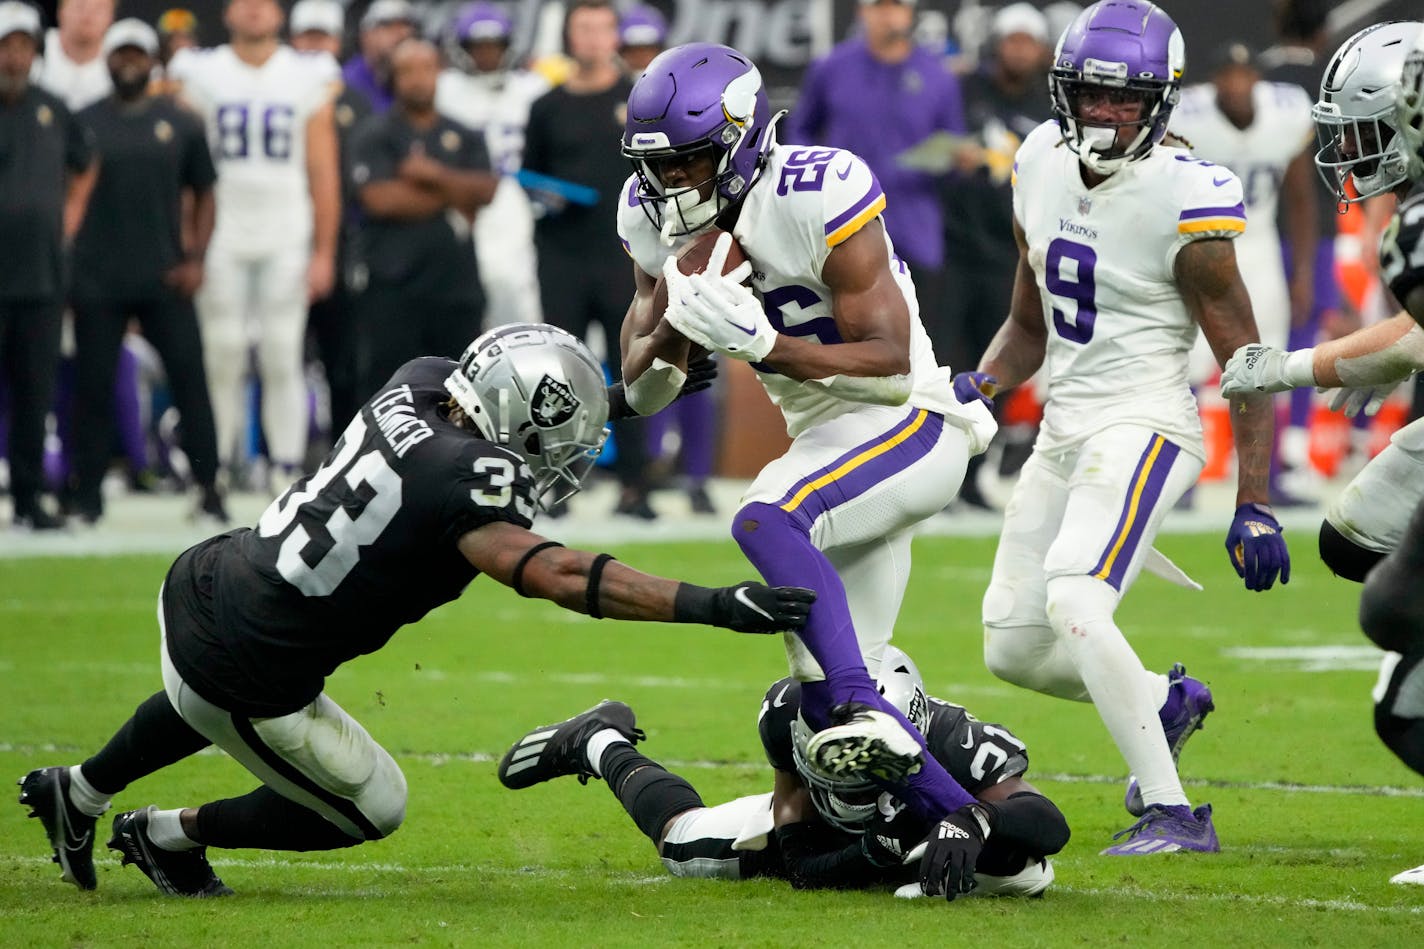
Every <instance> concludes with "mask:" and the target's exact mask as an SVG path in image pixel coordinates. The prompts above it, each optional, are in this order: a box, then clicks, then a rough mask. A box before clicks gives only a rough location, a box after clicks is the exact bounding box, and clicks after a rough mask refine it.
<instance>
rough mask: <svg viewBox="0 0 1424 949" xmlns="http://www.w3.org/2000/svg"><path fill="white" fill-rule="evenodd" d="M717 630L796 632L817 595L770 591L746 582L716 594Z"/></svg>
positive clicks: (780, 589)
mask: <svg viewBox="0 0 1424 949" xmlns="http://www.w3.org/2000/svg"><path fill="white" fill-rule="evenodd" d="M716 599H717V601H718V602H717V605H718V607H719V609H718V613H719V614H720V619H719V621H718V622H717V625H718V626H725V627H727V628H728V629H734V630H736V631H737V632H739V633H782V632H791V633H795V632H799V631H800V630H801V627H803V626H805V625H806V617H808V616H810V615H811V604H812V603H814V602H816V591H815V590H810V589H807V588H806V587H769V586H767V585H766V584H764V583H757V582H755V581H753V580H748V581H747V582H745V583H739V584H737V585H736V586H730V587H722V588H721V589H720V590H718V591H717V593H716Z"/></svg>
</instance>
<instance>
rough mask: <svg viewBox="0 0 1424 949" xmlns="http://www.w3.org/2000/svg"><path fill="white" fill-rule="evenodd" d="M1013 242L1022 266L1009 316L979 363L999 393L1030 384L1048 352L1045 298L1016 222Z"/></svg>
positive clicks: (1023, 237)
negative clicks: (1041, 292) (1041, 293)
mask: <svg viewBox="0 0 1424 949" xmlns="http://www.w3.org/2000/svg"><path fill="white" fill-rule="evenodd" d="M1014 240H1015V241H1016V242H1017V243H1018V245H1019V266H1018V271H1017V273H1015V274H1014V292H1013V296H1012V297H1010V300H1009V316H1008V319H1006V320H1004V325H1003V326H1001V327H999V331H998V332H997V333H995V334H994V338H993V339H992V340H990V342H989V348H988V349H986V350H985V351H984V357H983V358H982V359H980V360H979V372H982V373H985V374H987V375H990V376H993V377H994V379H995V380H996V381H997V382H998V391H1000V392H1002V391H1004V390H1005V389H1012V388H1014V387H1015V386H1018V385H1022V384H1023V383H1024V382H1026V381H1028V379H1029V378H1031V377H1032V376H1033V374H1034V373H1035V372H1038V367H1039V366H1041V365H1043V357H1044V353H1045V352H1047V349H1048V324H1047V323H1045V322H1044V319H1043V298H1042V297H1041V296H1039V294H1038V278H1037V277H1035V276H1034V272H1033V267H1032V266H1030V265H1029V262H1028V238H1027V236H1025V234H1024V230H1023V228H1022V227H1021V226H1020V225H1019V222H1018V221H1017V220H1016V221H1014Z"/></svg>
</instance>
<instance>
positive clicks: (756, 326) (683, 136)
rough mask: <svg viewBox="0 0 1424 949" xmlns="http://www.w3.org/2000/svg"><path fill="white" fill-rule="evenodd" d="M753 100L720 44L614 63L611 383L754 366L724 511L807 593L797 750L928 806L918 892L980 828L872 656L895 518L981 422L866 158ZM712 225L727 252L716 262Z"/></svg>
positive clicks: (647, 394)
mask: <svg viewBox="0 0 1424 949" xmlns="http://www.w3.org/2000/svg"><path fill="white" fill-rule="evenodd" d="M775 121H776V120H775V119H773V118H772V115H771V109H770V106H769V105H768V103H767V97H766V90H765V88H764V86H763V84H762V80H761V74H760V72H759V71H758V70H757V69H756V67H755V66H754V65H753V64H752V63H751V62H750V61H749V60H748V59H747V58H746V57H744V56H742V55H741V54H740V53H738V52H737V51H736V50H733V49H731V48H729V47H725V46H718V45H715V44H710V43H689V44H686V45H684V46H677V47H673V48H672V49H669V50H667V51H665V52H664V53H662V54H661V55H659V56H658V57H657V58H656V59H654V60H653V61H652V63H650V64H649V65H648V68H647V70H646V71H645V72H644V73H643V75H642V76H641V77H640V78H639V79H638V81H637V82H636V83H635V84H634V86H633V89H632V92H631V93H630V94H629V97H628V115H627V124H626V130H625V132H624V137H623V153H624V154H625V155H626V156H628V157H629V158H630V159H631V160H632V162H633V166H634V170H635V173H634V175H633V176H632V177H630V178H629V180H628V182H627V183H626V185H625V186H624V189H623V197H622V200H620V202H619V207H618V233H619V236H620V237H621V238H622V240H623V243H624V246H625V247H626V249H627V251H628V254H629V256H630V257H631V258H632V259H633V265H634V269H633V274H634V279H635V283H636V287H637V290H636V294H635V297H634V299H633V301H632V305H631V306H630V308H629V311H628V316H627V318H626V320H625V322H624V325H623V334H622V336H623V340H622V342H623V373H624V380H625V383H626V385H627V398H628V402H629V404H630V405H631V406H632V408H634V409H635V410H636V411H638V412H640V413H642V414H650V413H652V412H654V411H657V410H658V409H661V408H662V407H664V406H665V405H667V404H668V403H669V402H670V401H671V400H672V399H673V398H674V397H675V396H676V394H677V393H678V392H679V391H680V390H681V387H682V384H683V379H684V374H685V372H686V367H687V359H688V357H689V354H690V352H691V349H692V347H693V346H694V345H695V346H696V347H698V348H699V350H701V349H705V350H708V351H712V352H717V353H721V354H722V355H723V356H725V357H727V358H732V359H739V360H743V361H746V362H749V363H751V365H752V367H753V368H754V369H755V370H756V371H757V374H758V378H759V379H760V380H761V382H762V385H763V386H764V387H765V388H766V390H767V394H768V395H769V396H770V397H771V399H772V401H773V402H774V403H776V404H777V405H778V406H779V407H780V409H781V411H782V414H783V416H784V417H785V419H786V426H787V431H788V433H789V434H790V435H791V437H792V439H793V441H792V444H791V447H790V448H789V449H788V450H787V452H786V454H784V455H782V456H781V457H780V458H778V459H776V460H774V461H772V462H771V463H770V464H768V465H767V466H766V467H765V468H763V469H762V471H761V473H760V474H758V475H757V477H756V479H755V480H754V481H753V483H752V485H751V486H750V487H749V488H748V490H747V492H746V494H745V495H744V496H743V498H742V506H741V508H740V510H739V511H738V512H737V514H736V515H735V518H734V520H733V531H732V532H733V536H734V537H735V539H736V540H737V542H738V544H739V545H740V546H741V548H742V551H743V552H744V553H745V554H746V555H747V558H748V559H749V560H750V561H751V562H752V563H753V564H754V565H755V566H756V567H757V569H758V570H759V571H760V572H761V573H762V575H763V576H764V577H768V578H770V577H781V578H786V580H785V582H794V583H795V584H797V585H800V586H805V587H809V588H811V589H814V590H816V591H817V593H818V599H817V602H816V605H815V607H814V608H813V609H812V611H811V615H810V618H809V619H808V621H807V624H806V627H805V629H804V630H802V631H801V632H800V633H799V634H797V635H792V636H787V637H786V647H787V654H788V658H789V661H790V666H791V674H792V676H793V677H794V678H795V679H796V680H797V681H799V682H801V683H802V705H801V713H802V716H803V717H804V718H805V721H806V723H807V725H808V727H810V728H811V730H812V731H813V732H815V735H814V737H813V738H812V739H811V740H810V742H809V743H808V748H807V754H808V760H810V761H811V762H812V763H813V765H814V766H815V767H818V768H821V769H823V770H825V771H826V772H827V773H829V774H832V775H844V774H848V773H868V774H872V775H874V776H875V777H876V778H877V779H878V780H879V781H883V782H884V783H885V786H886V788H887V789H893V791H894V793H895V796H896V797H897V798H898V799H899V800H901V801H903V802H904V803H905V804H906V806H907V807H909V808H910V809H911V810H912V811H914V812H915V813H917V814H919V815H920V816H921V817H923V818H924V819H926V820H928V821H931V822H940V821H943V823H940V824H939V827H940V829H941V831H943V833H942V834H941V836H940V837H939V838H935V839H936V840H939V841H941V842H940V843H939V844H933V843H932V846H931V847H930V849H929V851H927V853H926V856H925V861H926V862H925V864H924V865H923V868H922V869H924V868H930V869H928V870H926V871H925V872H926V874H927V875H926V878H927V879H929V880H930V881H931V886H930V891H931V892H936V893H939V892H942V893H944V894H945V895H946V896H948V897H950V898H953V896H954V895H955V894H956V893H958V892H961V890H960V889H959V887H960V885H961V884H962V883H963V882H964V881H962V880H957V879H951V878H949V877H946V876H945V875H944V872H943V870H944V868H945V866H947V865H948V864H947V863H946V861H947V860H948V861H949V862H951V863H952V862H954V861H953V860H950V858H949V857H948V856H947V854H950V853H951V851H953V850H954V848H962V849H961V850H960V851H959V852H958V856H957V857H956V858H955V859H957V860H958V864H957V865H959V866H963V865H965V864H966V863H967V864H968V865H971V866H972V864H973V859H972V857H973V855H975V854H977V852H978V849H979V848H980V847H982V845H983V842H984V840H985V837H986V834H987V833H988V832H991V829H990V828H986V827H985V826H984V825H983V824H982V823H981V822H979V821H978V820H977V819H976V818H975V817H974V815H973V813H972V810H966V809H967V808H971V807H972V804H973V797H972V796H971V795H970V794H969V793H968V792H967V791H966V790H965V789H964V788H963V787H962V786H961V785H960V784H959V783H958V782H956V781H955V780H954V779H953V777H952V776H950V775H949V773H948V772H947V771H946V770H945V769H944V767H943V765H942V764H941V763H939V762H938V761H936V760H935V758H934V757H933V756H932V755H927V754H925V753H924V738H923V737H922V736H921V735H920V734H919V732H918V731H917V730H915V728H914V726H913V725H912V724H911V723H910V722H909V720H908V719H907V718H906V717H905V716H904V715H903V714H902V713H901V712H900V711H899V710H897V709H895V708H894V706H893V705H891V704H890V703H888V702H887V701H886V700H885V698H884V696H882V695H881V694H880V693H879V692H878V691H877V690H876V687H875V681H874V679H873V678H872V676H873V675H874V674H875V673H876V672H877V671H878V670H879V667H880V662H881V658H882V654H883V652H884V649H885V646H886V645H887V644H888V643H889V641H890V638H891V634H892V632H893V630H894V625H895V618H896V615H897V614H898V612H899V609H900V603H901V599H902V598H903V596H904V592H905V586H906V583H907V581H908V579H909V567H910V541H911V532H912V530H913V527H914V525H915V524H917V523H918V522H920V521H922V520H924V519H925V518H927V517H930V516H931V515H933V514H935V513H937V512H938V511H940V510H942V509H943V508H944V506H945V505H946V504H948V503H949V502H950V501H951V500H952V499H953V498H954V495H955V492H956V491H957V490H958V488H959V484H960V482H961V481H962V479H963V477H964V468H965V464H966V463H967V461H968V458H969V456H970V455H971V454H977V453H979V452H981V451H983V449H984V447H985V445H986V444H987V441H988V439H989V438H990V437H992V434H993V431H994V423H993V420H992V417H991V416H990V413H989V411H988V410H987V409H986V408H985V407H984V406H983V405H981V404H980V403H979V402H978V401H977V400H974V399H971V400H970V402H969V403H968V404H965V403H962V402H961V401H960V400H959V399H958V398H956V397H955V395H954V394H953V392H952V390H951V386H950V378H949V376H950V373H949V370H948V369H941V368H940V367H939V366H938V365H937V363H936V361H935V357H934V353H933V350H932V349H931V346H930V342H929V337H928V336H927V335H926V333H925V330H924V326H923V325H922V324H921V322H920V319H919V313H918V304H917V302H916V298H915V288H914V284H913V283H912V281H911V274H910V270H909V268H908V267H907V266H906V265H905V263H904V262H903V261H902V260H901V259H900V258H899V257H898V256H897V255H896V253H895V248H894V246H893V244H892V243H891V241H890V239H889V236H888V235H887V233H886V231H885V228H884V224H883V222H882V220H881V213H882V212H883V210H884V208H885V194H884V192H883V191H882V190H881V188H880V184H879V183H878V182H877V181H876V180H875V176H874V175H873V174H872V173H871V171H870V169H869V167H868V166H867V165H866V164H865V162H864V161H863V160H861V159H860V158H859V157H857V156H856V155H854V154H852V153H850V152H847V151H844V150H842V149H837V148H802V147H796V146H787V145H782V144H779V143H778V142H777V141H776V136H775ZM715 229H721V230H723V231H727V232H730V233H724V234H722V235H721V236H719V237H717V238H716V243H715V245H714V248H713V249H712V251H711V254H710V259H709V260H708V262H707V266H706V268H705V272H704V273H701V274H695V275H692V276H683V275H682V274H681V273H680V272H679V270H678V268H677V260H676V257H677V254H678V253H679V252H680V251H681V250H682V249H683V248H684V247H686V246H687V245H688V243H689V242H690V241H692V240H694V239H697V238H701V237H703V236H705V235H707V234H709V233H712V232H713V231H714V230H715ZM733 238H735V241H736V243H737V244H738V245H739V246H740V248H741V249H742V251H743V252H744V253H745V255H746V256H747V258H748V260H747V261H745V262H743V263H742V264H741V265H740V266H738V267H736V268H733V269H731V270H730V271H728V272H727V273H725V274H724V273H723V271H724V269H726V268H725V267H724V264H725V262H726V259H727V255H728V254H729V253H730V250H731V246H732V243H733ZM659 274H661V278H657V276H656V275H659ZM748 278H749V279H750V287H748V286H745V285H744V284H743V281H746V280H748ZM660 285H662V286H665V287H666V296H667V306H666V308H665V309H664V310H663V312H661V313H659V312H657V311H656V310H655V301H656V299H657V297H658V295H659V294H658V290H659V286H660ZM793 577H794V578H795V579H794V581H793V580H791V578H793ZM774 582H778V583H780V582H783V581H781V580H777V581H774ZM932 837H933V835H932Z"/></svg>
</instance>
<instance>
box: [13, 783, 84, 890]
mask: <svg viewBox="0 0 1424 949" xmlns="http://www.w3.org/2000/svg"><path fill="white" fill-rule="evenodd" d="M18 783H19V785H20V803H21V804H23V805H25V806H26V807H28V808H29V809H30V816H31V817H38V818H39V819H40V823H42V824H44V829H45V834H46V835H48V837H49V846H50V849H51V850H53V851H54V857H53V859H54V862H55V863H57V864H59V869H60V871H61V872H60V879H62V880H64V881H65V882H66V883H73V884H74V885H75V886H77V887H79V888H80V889H81V890H92V889H94V888H95V887H97V886H98V885H99V880H98V878H97V877H95V876H94V824H95V823H96V822H97V821H98V818H95V817H90V816H89V815H88V814H85V813H84V812H83V811H81V810H79V809H78V808H77V807H75V806H74V805H73V804H72V803H71V802H70V800H69V769H68V768H64V767H54V768H40V769H39V770H37V771H31V772H30V773H29V774H27V775H25V776H24V777H23V778H21V779H20V780H19V782H18Z"/></svg>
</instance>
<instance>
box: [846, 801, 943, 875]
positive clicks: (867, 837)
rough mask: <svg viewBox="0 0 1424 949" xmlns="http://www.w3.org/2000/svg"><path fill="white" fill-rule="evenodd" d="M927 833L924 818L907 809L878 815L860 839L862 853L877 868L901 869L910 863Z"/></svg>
mask: <svg viewBox="0 0 1424 949" xmlns="http://www.w3.org/2000/svg"><path fill="white" fill-rule="evenodd" d="M927 829H928V828H926V826H925V821H924V818H922V817H920V816H919V815H918V814H916V813H915V812H914V811H912V810H910V809H909V808H908V807H904V806H903V805H902V806H900V807H899V808H898V809H896V811H895V812H894V813H893V814H888V815H887V814H886V813H885V812H884V811H878V812H877V813H876V815H875V818H874V819H873V820H871V822H870V825H869V826H868V827H866V828H865V833H864V834H862V835H861V837H860V850H861V852H862V853H864V854H865V859H867V860H869V861H870V862H871V863H872V864H874V865H875V866H877V867H898V866H900V865H901V864H904V863H907V862H909V860H910V854H911V852H912V851H913V850H914V849H915V847H917V846H918V845H919V844H920V842H921V841H923V840H924V839H925V833H926V831H927Z"/></svg>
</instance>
